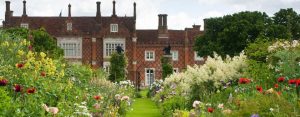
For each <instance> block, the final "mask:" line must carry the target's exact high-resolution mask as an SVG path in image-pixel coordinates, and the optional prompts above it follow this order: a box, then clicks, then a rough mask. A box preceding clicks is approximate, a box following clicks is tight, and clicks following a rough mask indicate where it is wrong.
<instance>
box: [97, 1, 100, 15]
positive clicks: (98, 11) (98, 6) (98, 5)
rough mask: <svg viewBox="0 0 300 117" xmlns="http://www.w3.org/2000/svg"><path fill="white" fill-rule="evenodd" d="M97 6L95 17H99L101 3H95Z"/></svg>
mask: <svg viewBox="0 0 300 117" xmlns="http://www.w3.org/2000/svg"><path fill="white" fill-rule="evenodd" d="M96 4H97V13H96V17H101V11H100V4H101V2H99V1H98V2H96Z"/></svg>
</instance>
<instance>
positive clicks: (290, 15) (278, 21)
mask: <svg viewBox="0 0 300 117" xmlns="http://www.w3.org/2000/svg"><path fill="white" fill-rule="evenodd" d="M273 19H274V24H275V25H280V26H282V27H284V28H285V29H287V30H288V33H289V36H290V38H292V39H299V38H300V17H299V14H297V12H296V11H294V10H293V9H292V8H288V9H280V11H279V12H277V13H275V14H274V17H273ZM290 38H289V39H290Z"/></svg>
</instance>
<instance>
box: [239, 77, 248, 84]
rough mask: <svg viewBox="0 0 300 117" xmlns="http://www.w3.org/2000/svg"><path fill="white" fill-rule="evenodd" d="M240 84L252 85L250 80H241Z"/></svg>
mask: <svg viewBox="0 0 300 117" xmlns="http://www.w3.org/2000/svg"><path fill="white" fill-rule="evenodd" d="M239 83H240V84H248V83H250V79H248V78H240V80H239Z"/></svg>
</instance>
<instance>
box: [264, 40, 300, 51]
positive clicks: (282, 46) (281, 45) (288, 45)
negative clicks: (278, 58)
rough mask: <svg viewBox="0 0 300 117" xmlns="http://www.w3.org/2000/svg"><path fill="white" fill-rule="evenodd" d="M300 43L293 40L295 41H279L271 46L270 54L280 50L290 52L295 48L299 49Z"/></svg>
mask: <svg viewBox="0 0 300 117" xmlns="http://www.w3.org/2000/svg"><path fill="white" fill-rule="evenodd" d="M299 45H300V44H299V41H298V40H293V41H277V42H275V43H274V44H272V45H271V46H269V47H268V51H269V52H276V51H278V50H290V49H294V48H298V47H299Z"/></svg>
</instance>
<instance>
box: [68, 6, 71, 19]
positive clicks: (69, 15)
mask: <svg viewBox="0 0 300 117" xmlns="http://www.w3.org/2000/svg"><path fill="white" fill-rule="evenodd" d="M68 7H69V14H68V17H69V18H71V4H69V5H68Z"/></svg>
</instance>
